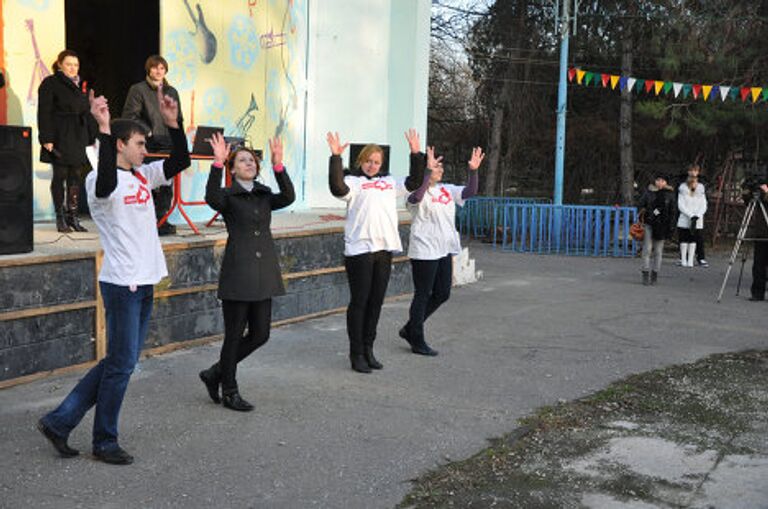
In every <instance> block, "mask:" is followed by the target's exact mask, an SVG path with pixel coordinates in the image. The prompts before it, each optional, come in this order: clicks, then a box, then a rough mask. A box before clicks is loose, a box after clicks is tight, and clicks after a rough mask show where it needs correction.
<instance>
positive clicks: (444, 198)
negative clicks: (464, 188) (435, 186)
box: [432, 187, 451, 205]
mask: <svg viewBox="0 0 768 509" xmlns="http://www.w3.org/2000/svg"><path fill="white" fill-rule="evenodd" d="M432 203H442V204H443V205H448V204H449V203H451V193H449V192H448V190H447V189H446V188H444V187H441V188H440V196H438V197H437V198H435V197H434V196H433V197H432Z"/></svg>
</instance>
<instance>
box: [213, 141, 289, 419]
mask: <svg viewBox="0 0 768 509" xmlns="http://www.w3.org/2000/svg"><path fill="white" fill-rule="evenodd" d="M211 146H212V147H213V156H214V162H213V165H212V166H211V173H210V175H209V177H208V185H207V187H206V191H205V201H206V202H207V203H208V205H210V206H211V208H213V209H214V210H217V211H219V212H221V215H222V216H223V218H224V223H225V224H226V225H227V233H228V235H229V236H228V237H227V246H226V248H225V250H224V258H223V260H222V262H221V274H220V276H219V292H218V297H219V299H221V308H222V311H223V313H224V343H223V344H222V345H221V355H220V357H219V362H217V363H215V364H214V365H213V366H211V367H210V368H208V369H206V370H203V371H201V372H200V379H201V380H202V381H203V383H205V386H206V388H207V389H208V395H209V396H210V397H211V399H212V400H213V401H214V403H219V402H221V403H223V404H224V406H225V407H227V408H230V409H232V410H238V411H241V412H247V411H250V410H253V405H251V404H250V403H248V402H247V401H246V400H244V399H243V398H242V397H241V396H240V392H239V389H238V385H237V380H236V372H237V364H238V363H239V362H240V361H242V360H243V359H245V358H246V357H248V355H250V354H251V353H252V352H253V351H254V350H256V349H257V348H259V347H261V346H263V345H264V344H265V343H266V342H267V340H268V339H269V329H270V325H271V321H272V297H275V296H278V295H284V294H285V289H284V288H283V280H282V276H281V275H280V265H279V263H278V259H277V252H276V251H275V243H274V240H273V239H272V233H271V231H270V223H271V220H272V211H273V210H277V209H282V208H284V207H287V206H288V205H290V204H291V203H293V201H294V200H295V199H296V195H295V193H294V190H293V184H292V183H291V179H290V178H289V177H288V173H287V172H286V170H285V166H283V145H282V142H281V141H280V138H274V139H272V140H269V150H270V157H271V163H272V170H273V171H274V173H275V180H276V181H277V185H278V187H279V188H280V192H279V193H277V194H275V193H273V192H272V190H271V189H270V188H269V187H267V186H265V185H264V184H261V183H260V182H257V181H256V177H258V175H259V171H260V165H259V159H258V156H257V155H256V153H255V152H254V151H253V150H251V149H249V148H246V147H238V148H237V149H236V150H235V151H234V152H232V153H231V154H230V146H229V144H228V143H226V141H225V140H224V137H223V136H221V135H220V134H215V135H214V136H213V137H212V139H211ZM225 166H226V168H227V171H230V172H231V173H232V176H233V180H232V185H231V186H230V187H229V188H224V187H221V175H222V171H223V169H224V167H225ZM246 325H247V326H248V333H247V334H246V335H243V333H244V332H245V327H246ZM219 385H221V397H220V396H219Z"/></svg>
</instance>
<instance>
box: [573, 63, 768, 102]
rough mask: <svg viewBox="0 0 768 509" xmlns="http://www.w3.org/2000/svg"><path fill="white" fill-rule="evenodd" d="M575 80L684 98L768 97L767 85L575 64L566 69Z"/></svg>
mask: <svg viewBox="0 0 768 509" xmlns="http://www.w3.org/2000/svg"><path fill="white" fill-rule="evenodd" d="M574 80H576V84H577V85H583V86H590V85H592V86H594V87H602V88H609V87H610V88H611V90H616V88H618V89H619V91H624V90H628V91H629V92H632V91H633V90H634V91H636V92H637V93H640V92H642V91H645V93H646V94H649V95H651V94H653V95H655V96H659V95H667V96H668V95H670V94H672V95H673V96H674V97H675V98H677V97H679V96H680V95H682V98H683V99H687V98H688V96H690V95H692V96H693V99H694V100H698V99H702V100H703V101H705V102H706V101H715V100H717V99H718V98H719V99H720V100H721V101H723V102H725V101H726V100H728V99H730V100H732V101H738V100H739V97H740V98H741V102H746V101H747V100H751V101H752V103H756V102H758V101H761V100H762V101H763V102H766V101H768V87H734V86H725V85H703V84H699V83H680V82H677V81H663V80H647V79H641V78H634V77H632V76H619V75H617V74H605V73H599V72H592V71H586V70H584V69H580V68H578V67H571V68H570V69H568V81H569V82H570V83H573V81H574Z"/></svg>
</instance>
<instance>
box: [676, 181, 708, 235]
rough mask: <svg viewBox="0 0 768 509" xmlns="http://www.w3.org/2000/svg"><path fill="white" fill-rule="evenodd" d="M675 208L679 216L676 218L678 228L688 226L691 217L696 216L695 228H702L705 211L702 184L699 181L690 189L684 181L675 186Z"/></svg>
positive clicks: (704, 196)
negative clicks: (694, 187)
mask: <svg viewBox="0 0 768 509" xmlns="http://www.w3.org/2000/svg"><path fill="white" fill-rule="evenodd" d="M677 208H678V210H679V211H680V216H679V217H678V218H677V227H678V228H690V227H691V218H692V217H698V218H699V220H698V221H696V228H697V229H699V230H701V229H702V228H704V214H705V213H706V212H707V196H706V194H705V193H704V184H702V183H701V182H699V183H698V184H696V189H695V190H693V191H691V189H690V188H689V187H688V184H687V183H686V182H683V183H682V184H680V186H679V187H678V188H677Z"/></svg>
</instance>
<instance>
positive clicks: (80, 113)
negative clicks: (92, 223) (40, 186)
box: [37, 50, 157, 233]
mask: <svg viewBox="0 0 768 509" xmlns="http://www.w3.org/2000/svg"><path fill="white" fill-rule="evenodd" d="M53 69H54V73H53V74H52V75H51V76H48V77H47V78H45V79H44V80H43V81H42V83H40V87H39V88H38V90H37V96H38V105H37V128H38V130H39V140H40V161H42V162H44V163H51V164H52V165H53V178H52V179H51V198H52V200H53V208H54V210H55V212H56V229H57V230H58V231H60V232H62V233H69V232H71V231H72V230H74V231H77V232H84V231H87V230H86V229H85V228H84V227H83V226H82V225H81V224H80V219H79V218H78V212H77V210H78V204H79V201H80V179H81V176H82V174H83V173H86V172H85V171H84V169H85V168H87V167H88V158H87V156H86V155H85V147H87V146H88V145H91V144H92V143H93V142H94V140H95V139H96V134H97V131H98V126H97V125H96V122H95V121H94V120H93V116H92V115H91V113H90V105H89V103H88V90H87V84H86V83H85V82H84V81H83V80H82V79H81V78H80V75H79V71H80V59H79V58H78V56H77V53H75V52H74V51H71V50H64V51H62V52H61V53H59V55H58V56H57V57H56V62H54V64H53ZM155 101H157V99H155ZM65 183H66V198H67V200H66V205H65V202H64V185H65Z"/></svg>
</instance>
